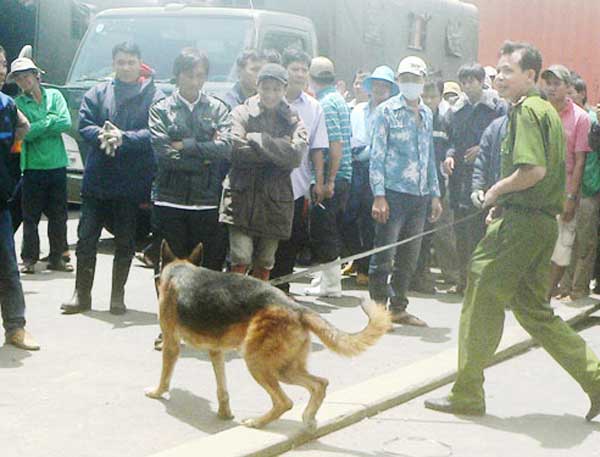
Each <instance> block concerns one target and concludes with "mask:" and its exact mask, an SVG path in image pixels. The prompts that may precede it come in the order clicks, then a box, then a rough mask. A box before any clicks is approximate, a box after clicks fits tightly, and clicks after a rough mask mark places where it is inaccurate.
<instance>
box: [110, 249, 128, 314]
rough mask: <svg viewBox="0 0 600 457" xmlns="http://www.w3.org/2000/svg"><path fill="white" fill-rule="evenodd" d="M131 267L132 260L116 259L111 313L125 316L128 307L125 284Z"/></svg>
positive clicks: (113, 273)
mask: <svg viewBox="0 0 600 457" xmlns="http://www.w3.org/2000/svg"><path fill="white" fill-rule="evenodd" d="M130 267H131V259H130V258H126V259H118V258H117V257H115V259H114V261H113V270H112V290H111V292H110V313H111V314H117V315H118V314H125V313H126V312H127V307H126V306H125V283H126V282H127V277H128V276H129V268H130Z"/></svg>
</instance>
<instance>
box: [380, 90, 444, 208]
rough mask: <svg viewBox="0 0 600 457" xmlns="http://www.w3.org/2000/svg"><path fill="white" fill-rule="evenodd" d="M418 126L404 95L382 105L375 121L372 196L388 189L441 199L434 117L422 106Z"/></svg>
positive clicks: (383, 193) (382, 193) (383, 192)
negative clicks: (434, 136)
mask: <svg viewBox="0 0 600 457" xmlns="http://www.w3.org/2000/svg"><path fill="white" fill-rule="evenodd" d="M419 116H420V117H421V122H420V123H419V124H418V125H417V123H416V122H415V116H414V114H413V112H412V109H411V108H410V107H409V106H408V105H407V104H406V99H405V98H404V96H403V95H396V96H395V97H392V98H390V99H389V100H388V101H386V102H384V103H382V104H381V105H379V107H378V108H377V111H376V112H375V118H374V119H373V136H372V137H371V162H370V181H371V189H372V190H373V195H375V196H384V195H385V189H390V190H393V191H395V192H402V193H406V194H411V195H418V196H424V195H431V196H432V197H439V196H440V188H439V184H438V178H437V170H436V163H435V162H436V160H435V152H434V147H433V116H432V114H431V110H430V109H429V108H427V107H426V106H425V105H424V104H423V103H422V102H421V103H420V104H419Z"/></svg>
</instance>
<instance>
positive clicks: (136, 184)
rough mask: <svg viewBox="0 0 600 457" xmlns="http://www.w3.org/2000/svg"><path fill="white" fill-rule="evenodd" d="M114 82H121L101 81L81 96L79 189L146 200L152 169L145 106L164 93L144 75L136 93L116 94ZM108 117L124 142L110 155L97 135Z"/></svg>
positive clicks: (101, 196) (91, 194) (85, 194)
mask: <svg viewBox="0 0 600 457" xmlns="http://www.w3.org/2000/svg"><path fill="white" fill-rule="evenodd" d="M119 84H122V83H120V82H118V81H114V80H113V81H107V82H103V83H100V84H98V85H96V86H95V87H92V88H91V89H90V90H89V91H88V92H87V93H86V94H85V96H84V97H83V100H82V102H81V108H80V110H79V133H80V134H81V136H82V138H83V139H84V141H85V148H86V152H87V154H86V155H85V157H86V161H85V171H84V175H83V185H82V188H81V195H82V196H83V197H93V198H99V199H111V200H112V199H115V200H130V201H134V202H136V203H141V202H147V201H150V188H151V186H152V179H153V177H154V173H155V170H156V160H155V158H154V153H153V151H152V145H151V144H150V130H149V129H148V112H149V110H150V106H151V105H152V104H153V103H154V102H156V101H158V100H160V99H161V98H163V97H164V96H163V94H162V92H161V91H160V90H158V89H157V88H156V87H155V85H154V82H153V81H152V80H151V79H146V80H144V81H143V82H142V83H141V84H140V86H139V90H137V91H136V92H135V93H133V94H132V95H130V96H129V97H126V98H124V99H122V100H121V99H117V97H116V94H115V88H116V87H117V86H119ZM107 120H109V121H110V122H112V123H113V124H114V125H116V126H117V127H118V128H119V129H121V130H122V131H123V144H122V145H121V146H120V147H119V148H118V149H117V152H116V155H115V157H109V156H107V155H106V154H105V153H104V151H103V150H102V149H100V142H99V141H98V134H99V133H100V131H101V129H102V126H103V125H104V122H105V121H107Z"/></svg>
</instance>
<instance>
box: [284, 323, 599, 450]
mask: <svg viewBox="0 0 600 457" xmlns="http://www.w3.org/2000/svg"><path fill="white" fill-rule="evenodd" d="M597 325H598V320H596V326H595V327H593V328H590V329H588V330H585V331H583V332H582V333H581V335H582V336H583V337H584V338H585V339H586V340H587V341H588V342H589V343H590V346H591V347H592V348H593V349H594V350H595V351H596V353H600V332H599V331H598V330H599V327H598V326H597ZM448 391H449V387H443V388H440V389H438V390H436V391H434V392H431V393H430V394H427V395H425V396H423V397H420V398H417V399H415V400H412V401H410V402H408V403H406V404H403V405H400V406H398V407H395V408H392V409H390V410H387V411H385V412H382V413H381V414H378V415H376V416H373V417H371V418H369V419H365V420H363V421H362V422H360V423H358V424H355V425H353V426H351V427H348V428H344V429H342V430H340V431H338V432H336V433H333V434H330V435H327V436H324V437H322V438H320V439H319V440H317V441H314V442H311V443H308V444H306V445H304V446H301V447H299V448H298V449H296V450H294V451H290V452H287V453H285V454H283V455H285V456H286V457H287V456H289V457H317V456H318V457H342V456H348V457H350V456H352V457H383V456H402V457H446V456H459V457H505V456H524V457H525V456H526V457H593V456H600V420H599V419H597V420H596V421H594V422H586V421H585V420H584V418H583V416H584V415H585V413H586V412H587V409H588V407H589V402H588V398H587V396H586V395H585V394H584V393H583V392H582V391H581V389H580V388H579V386H578V385H577V384H576V383H575V382H574V381H573V380H572V379H571V378H570V377H569V376H568V375H567V374H566V373H565V372H564V371H563V370H562V369H561V368H560V366H558V365H557V364H556V363H555V362H554V361H553V360H552V359H551V358H550V356H549V355H548V354H547V353H546V352H545V351H544V350H543V349H535V350H531V351H530V352H528V353H527V354H525V355H523V356H520V357H517V358H515V359H512V360H509V361H507V362H504V363H502V364H500V365H497V366H495V367H492V368H490V369H488V370H487V372H486V394H487V412H488V414H487V415H486V416H485V417H481V418H469V417H467V416H454V415H448V414H442V413H437V412H435V411H430V410H428V409H425V408H424V407H423V401H424V399H426V398H436V397H441V396H444V395H446V394H447V393H448Z"/></svg>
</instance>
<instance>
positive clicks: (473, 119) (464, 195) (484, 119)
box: [444, 64, 506, 295]
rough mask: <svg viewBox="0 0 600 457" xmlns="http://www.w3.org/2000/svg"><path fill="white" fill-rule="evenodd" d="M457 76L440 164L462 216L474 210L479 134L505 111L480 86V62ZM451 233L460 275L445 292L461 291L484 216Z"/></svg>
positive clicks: (495, 97) (482, 80)
mask: <svg viewBox="0 0 600 457" xmlns="http://www.w3.org/2000/svg"><path fill="white" fill-rule="evenodd" d="M458 79H459V81H460V84H461V86H462V89H463V91H464V95H465V96H464V97H462V98H461V99H460V100H459V101H458V102H457V104H456V105H455V106H454V107H453V108H452V109H451V110H450V111H449V113H448V116H449V117H448V126H449V127H448V138H449V143H450V148H449V149H448V152H447V153H446V160H445V162H444V168H445V170H446V173H447V174H448V175H449V176H450V180H449V191H450V205H451V207H452V209H453V210H454V217H455V219H464V218H466V217H468V216H471V215H472V214H473V213H475V212H476V211H478V210H477V209H476V208H475V207H474V206H473V203H472V202H471V183H472V178H473V162H474V161H475V159H476V158H477V154H479V142H480V141H481V135H482V134H483V131H484V130H485V129H486V128H487V126H488V125H490V123H491V122H492V121H493V120H494V119H496V118H497V117H499V116H502V115H503V114H506V103H505V102H504V101H502V100H501V99H500V97H499V96H498V94H497V92H496V91H495V90H492V89H485V88H484V85H485V70H484V69H483V67H482V66H481V65H479V64H473V65H463V66H462V67H461V68H460V69H459V71H458ZM455 233H456V250H457V252H458V260H459V275H460V276H459V283H458V284H457V285H456V287H455V288H453V289H452V290H450V291H449V292H450V293H456V294H459V295H462V293H463V292H464V289H465V284H466V281H467V267H468V264H469V260H470V259H471V254H472V253H473V251H474V250H475V246H477V243H478V242H479V240H481V238H482V237H483V235H484V233H485V223H484V217H483V216H482V217H473V218H471V219H469V220H466V221H464V222H461V223H459V224H457V225H456V226H455Z"/></svg>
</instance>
